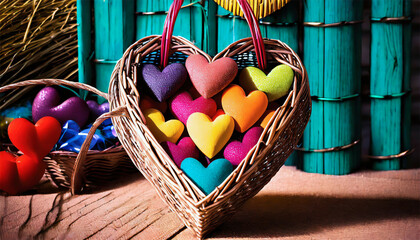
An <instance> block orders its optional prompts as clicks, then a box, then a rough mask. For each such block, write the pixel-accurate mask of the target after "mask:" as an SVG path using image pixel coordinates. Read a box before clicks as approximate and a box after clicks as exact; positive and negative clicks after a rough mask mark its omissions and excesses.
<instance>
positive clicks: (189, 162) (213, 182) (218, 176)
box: [181, 158, 233, 195]
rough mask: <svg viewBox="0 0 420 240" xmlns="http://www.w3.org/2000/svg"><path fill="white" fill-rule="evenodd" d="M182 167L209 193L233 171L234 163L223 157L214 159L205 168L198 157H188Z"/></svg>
mask: <svg viewBox="0 0 420 240" xmlns="http://www.w3.org/2000/svg"><path fill="white" fill-rule="evenodd" d="M181 169H182V171H184V172H185V174H186V175H187V176H188V177H189V178H190V179H191V180H192V181H193V182H194V183H195V184H196V185H197V187H199V188H200V189H201V190H202V191H203V192H204V193H205V194H206V195H209V194H210V193H211V192H212V191H213V190H214V189H216V187H217V186H219V185H220V184H221V183H222V182H223V181H224V180H225V179H226V178H227V177H228V176H229V175H230V173H231V172H232V171H233V166H232V164H231V163H230V162H229V161H228V160H226V159H223V158H219V159H216V160H214V161H212V162H211V163H210V164H209V166H208V167H207V168H205V167H204V166H203V165H202V164H201V163H200V162H199V161H198V160H197V159H194V158H187V159H185V160H184V161H182V163H181Z"/></svg>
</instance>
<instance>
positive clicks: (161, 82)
mask: <svg viewBox="0 0 420 240" xmlns="http://www.w3.org/2000/svg"><path fill="white" fill-rule="evenodd" d="M141 75H142V77H143V80H144V81H145V83H146V84H147V86H149V88H150V90H152V92H153V94H154V95H155V97H156V98H157V99H158V100H159V101H160V102H162V101H165V100H166V99H168V98H169V97H171V96H172V95H173V94H174V93H175V92H176V91H178V89H179V88H180V87H181V86H182V85H183V84H184V82H185V80H186V79H187V76H188V73H187V70H186V69H185V67H184V65H182V64H181V63H172V64H169V65H168V66H166V67H165V68H164V69H163V71H160V69H159V68H158V67H157V66H155V65H153V64H144V65H143V66H142V68H141Z"/></svg>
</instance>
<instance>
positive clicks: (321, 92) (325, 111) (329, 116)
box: [298, 0, 363, 175]
mask: <svg viewBox="0 0 420 240" xmlns="http://www.w3.org/2000/svg"><path fill="white" fill-rule="evenodd" d="M362 8H363V2H362V1H361V0H348V1H341V0H325V1H316V0H308V1H304V5H303V14H304V15H303V18H304V33H303V35H304V41H303V52H304V54H303V58H304V64H305V67H306V69H307V71H308V77H309V82H310V86H311V88H310V90H311V95H312V96H313V101H312V115H311V119H310V121H309V124H308V126H307V128H306V130H305V133H304V136H303V151H302V154H301V155H302V157H301V159H300V160H299V164H298V165H299V166H298V167H299V168H300V169H302V170H304V171H306V172H314V173H324V174H333V175H342V174H347V173H349V172H351V171H353V170H354V169H355V168H357V167H358V165H359V163H360V157H361V148H360V144H359V143H360V141H359V140H360V135H361V125H360V96H359V94H360V78H361V68H360V65H361V64H360V63H361V24H360V21H359V20H361V19H362Z"/></svg>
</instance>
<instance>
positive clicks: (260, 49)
mask: <svg viewBox="0 0 420 240" xmlns="http://www.w3.org/2000/svg"><path fill="white" fill-rule="evenodd" d="M237 1H238V3H239V6H240V7H241V9H242V12H243V13H244V16H245V19H246V21H247V22H248V25H249V29H250V30H251V35H252V42H253V43H254V47H255V53H256V55H257V60H258V66H259V67H260V68H261V69H262V70H265V69H266V66H267V59H266V55H265V47H264V40H263V37H262V35H261V30H260V27H259V25H258V21H257V19H256V17H255V15H254V12H253V11H252V9H251V6H250V5H249V3H248V2H247V0H237ZM183 2H184V0H174V2H173V3H172V5H171V7H170V8H169V12H168V15H167V16H166V19H165V24H164V27H163V33H162V44H161V46H162V48H161V54H160V65H161V66H162V68H164V67H166V65H167V64H168V59H169V49H170V48H171V46H170V45H171V40H172V33H173V30H174V25H175V21H176V17H177V16H178V13H179V10H180V9H181V6H182V3H183Z"/></svg>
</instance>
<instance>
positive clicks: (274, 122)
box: [109, 0, 311, 238]
mask: <svg viewBox="0 0 420 240" xmlns="http://www.w3.org/2000/svg"><path fill="white" fill-rule="evenodd" d="M239 3H240V5H241V6H242V9H244V8H245V10H246V11H244V13H245V16H246V18H247V20H249V21H248V23H249V24H250V28H251V32H252V34H253V38H246V39H242V40H239V41H237V42H235V43H232V44H231V45H229V46H228V47H227V48H226V49H225V50H223V51H222V52H220V53H219V54H217V55H216V56H215V57H214V58H211V57H210V56H209V55H207V54H206V53H204V52H203V51H201V50H200V49H198V48H197V47H196V46H194V45H193V44H192V43H191V42H190V41H188V40H186V39H184V38H182V37H172V29H173V24H174V21H175V18H176V14H177V11H179V8H180V6H181V5H182V0H175V1H174V3H173V4H172V6H171V9H170V10H169V13H168V16H167V20H166V22H165V28H164V34H163V36H148V37H145V38H142V39H140V40H138V41H137V42H136V43H134V44H133V45H131V46H130V47H129V48H128V49H127V50H126V52H125V53H124V55H123V57H122V58H121V59H120V60H119V62H118V63H117V65H116V67H115V69H114V71H113V73H112V76H111V82H110V88H109V100H110V110H111V112H112V113H113V114H115V115H120V116H122V117H113V118H112V121H113V123H114V126H115V128H116V131H117V134H118V137H119V139H120V140H121V143H122V145H123V146H124V148H125V149H126V150H127V153H128V155H129V156H130V158H131V159H132V161H133V162H134V164H135V165H136V167H137V168H138V169H139V170H140V172H141V173H143V175H144V176H145V177H146V178H147V180H148V181H149V182H151V183H152V185H153V186H154V188H155V189H156V191H157V193H158V194H159V196H160V197H161V198H162V199H163V200H164V201H165V202H166V203H167V204H168V205H169V207H170V208H171V210H172V211H174V212H176V213H177V215H178V216H179V217H180V219H181V220H182V221H183V222H184V223H185V225H186V226H187V227H188V228H190V229H192V230H193V231H194V232H195V234H196V235H197V237H199V238H202V237H203V236H205V235H206V234H207V233H209V232H210V231H212V230H213V229H214V228H216V227H217V226H218V225H220V224H221V223H223V222H224V221H225V220H226V219H228V218H229V217H231V216H232V213H233V212H235V211H236V210H237V209H238V208H239V207H240V206H241V205H242V204H243V203H244V202H245V201H246V200H247V199H249V198H251V197H252V196H254V195H255V194H257V193H258V192H259V191H260V190H261V189H262V188H263V187H264V186H265V185H266V184H267V183H268V182H269V181H270V179H271V178H272V177H273V176H274V175H275V174H276V173H277V172H278V170H279V169H280V167H281V166H282V165H283V164H284V162H285V160H286V159H287V157H288V156H289V155H290V154H291V153H292V151H293V148H294V147H295V146H296V144H297V142H298V140H299V139H300V137H301V136H302V134H303V131H304V128H305V126H306V124H307V122H308V120H309V116H310V109H311V100H310V97H309V85H308V79H307V74H306V70H305V68H304V66H303V65H302V62H301V60H300V59H299V57H298V56H297V54H296V53H295V52H294V51H293V50H292V49H291V48H290V47H288V46H287V45H286V44H284V43H282V42H280V41H278V40H270V39H262V37H261V33H260V32H259V28H258V23H257V21H256V20H255V17H254V18H252V16H250V15H249V9H250V7H249V5H248V3H247V2H246V0H239ZM251 14H252V13H251ZM255 34H256V35H258V34H259V36H255ZM254 46H255V47H254ZM160 53H162V54H160ZM192 54H201V55H202V56H204V57H206V58H207V59H208V60H209V62H211V61H215V60H217V59H219V58H221V57H230V58H232V59H234V60H235V61H236V62H237V63H238V67H239V69H242V68H244V67H246V66H256V65H257V62H258V65H260V68H262V69H270V68H272V67H275V66H276V65H278V64H279V63H283V64H286V65H288V66H290V67H291V68H292V69H293V70H294V72H295V78H294V84H293V87H292V90H291V92H290V94H289V95H288V96H287V98H286V100H285V101H284V104H283V105H282V106H281V107H279V108H278V109H277V110H276V112H275V114H274V116H273V117H272V118H271V120H270V121H269V123H268V125H267V127H266V128H265V129H264V132H263V133H262V135H261V137H260V139H259V141H258V143H257V144H256V145H255V146H254V147H253V148H252V149H251V150H250V152H249V153H248V155H247V156H246V158H245V159H244V160H243V161H242V162H241V163H240V164H239V166H238V167H237V168H236V169H235V170H234V171H233V172H232V173H231V174H230V176H229V177H228V178H227V179H226V180H225V181H224V182H223V183H222V184H221V185H220V186H218V187H217V188H216V189H215V190H214V191H213V192H212V193H210V194H209V195H207V196H206V195H205V194H203V192H202V191H201V190H200V189H199V188H198V187H197V186H196V185H195V184H194V183H193V182H192V181H191V180H190V179H189V178H188V177H187V176H186V175H185V174H184V173H183V171H181V170H180V169H179V168H178V167H177V166H176V165H175V164H174V162H173V161H172V159H171V158H170V157H169V156H168V154H167V153H166V152H165V151H164V150H163V148H162V147H161V145H160V144H159V143H158V142H157V140H156V139H155V137H154V136H153V134H152V133H151V131H150V130H149V129H148V127H147V126H146V124H145V123H146V122H145V118H144V116H143V113H142V109H140V108H139V106H140V98H141V97H142V95H141V93H140V92H139V91H138V89H137V86H139V85H138V82H139V79H138V78H137V75H138V73H137V67H138V66H140V65H141V64H143V63H154V64H156V65H158V64H159V62H160V64H161V66H165V65H166V63H167V62H168V61H169V62H182V63H184V62H185V60H186V58H187V57H188V56H189V55H192ZM266 59H267V60H266ZM159 60H160V61H159ZM265 64H266V65H265ZM261 65H262V66H261Z"/></svg>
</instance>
